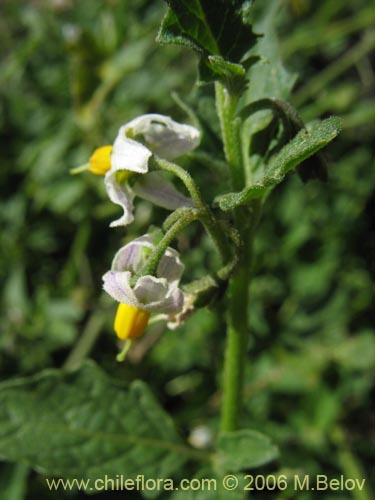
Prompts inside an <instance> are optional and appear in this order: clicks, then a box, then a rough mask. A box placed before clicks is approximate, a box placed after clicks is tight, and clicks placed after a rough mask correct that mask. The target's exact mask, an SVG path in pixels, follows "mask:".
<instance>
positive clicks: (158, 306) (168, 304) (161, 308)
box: [146, 287, 184, 315]
mask: <svg viewBox="0 0 375 500" xmlns="http://www.w3.org/2000/svg"><path fill="white" fill-rule="evenodd" d="M183 306H184V295H183V293H182V291H181V290H180V289H179V288H176V287H171V288H170V290H169V292H168V294H167V295H166V296H165V298H164V299H161V300H159V301H156V302H151V303H149V304H147V308H146V310H147V311H148V312H152V313H163V314H166V315H171V314H173V315H174V314H178V313H179V312H180V311H181V310H182V308H183Z"/></svg>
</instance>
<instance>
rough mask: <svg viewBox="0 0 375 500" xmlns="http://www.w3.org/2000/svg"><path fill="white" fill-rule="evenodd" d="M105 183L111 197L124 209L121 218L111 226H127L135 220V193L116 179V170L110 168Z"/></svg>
mask: <svg viewBox="0 0 375 500" xmlns="http://www.w3.org/2000/svg"><path fill="white" fill-rule="evenodd" d="M104 184H105V187H106V190H107V193H108V196H109V199H110V200H111V201H112V202H113V203H115V204H116V205H120V207H122V209H123V211H124V215H123V216H122V217H120V218H119V219H117V220H115V221H113V222H111V224H110V226H111V227H115V226H126V225H128V224H130V223H131V222H133V220H134V216H133V209H134V207H133V200H134V193H133V192H132V191H131V189H130V188H129V187H128V186H127V185H125V186H121V185H120V184H119V183H118V182H117V180H116V172H113V171H112V169H111V170H109V171H108V172H107V173H106V174H105V177H104Z"/></svg>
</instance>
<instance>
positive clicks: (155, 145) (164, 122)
mask: <svg viewBox="0 0 375 500" xmlns="http://www.w3.org/2000/svg"><path fill="white" fill-rule="evenodd" d="M124 127H125V134H126V135H127V136H128V137H133V138H135V137H137V136H143V139H144V142H145V144H146V145H147V147H149V148H150V149H151V151H152V152H153V153H156V154H157V155H158V156H161V157H162V158H166V159H170V160H172V159H173V158H176V157H177V156H181V155H183V154H185V153H189V152H190V151H192V150H193V149H195V148H196V147H197V146H198V144H199V141H200V132H199V130H198V129H197V128H195V127H192V126H191V125H185V124H181V123H177V122H175V121H174V120H172V118H169V116H164V115H159V114H156V113H151V114H146V115H141V116H138V117H137V118H135V119H134V120H132V121H130V122H129V123H127V124H126V125H124Z"/></svg>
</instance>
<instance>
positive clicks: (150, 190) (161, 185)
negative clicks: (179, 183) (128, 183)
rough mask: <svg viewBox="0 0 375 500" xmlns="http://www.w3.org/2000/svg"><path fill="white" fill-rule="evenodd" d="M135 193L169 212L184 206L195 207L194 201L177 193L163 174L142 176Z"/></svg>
mask: <svg viewBox="0 0 375 500" xmlns="http://www.w3.org/2000/svg"><path fill="white" fill-rule="evenodd" d="M133 191H134V193H135V194H136V195H137V196H140V197H141V198H144V199H145V200H147V201H150V202H151V203H154V205H157V206H159V207H162V208H165V209H167V210H176V208H179V207H183V206H185V207H194V202H193V200H192V199H191V198H187V197H186V196H184V195H183V194H182V193H180V192H179V191H177V189H176V188H175V187H174V185H173V184H172V183H171V182H169V181H167V180H166V179H165V178H164V177H163V174H162V173H161V172H149V173H147V174H145V175H142V177H140V178H139V180H138V181H137V182H136V183H135V184H134V186H133Z"/></svg>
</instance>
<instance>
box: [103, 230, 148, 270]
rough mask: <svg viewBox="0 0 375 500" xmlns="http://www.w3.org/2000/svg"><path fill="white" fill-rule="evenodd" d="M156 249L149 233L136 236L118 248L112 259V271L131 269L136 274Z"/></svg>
mask: <svg viewBox="0 0 375 500" xmlns="http://www.w3.org/2000/svg"><path fill="white" fill-rule="evenodd" d="M147 249H148V252H147ZM154 249H155V245H154V244H153V243H152V240H151V237H150V236H149V235H148V234H145V235H144V236H141V237H139V238H136V239H135V240H133V241H131V242H130V243H128V244H127V245H125V246H123V247H122V248H120V250H118V252H117V253H116V255H115V256H114V258H113V261H112V271H130V272H131V273H132V274H136V273H137V272H138V271H139V270H140V269H141V268H142V267H143V265H144V264H145V261H146V258H147V257H148V256H149V254H150V252H152V251H153V250H154Z"/></svg>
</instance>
